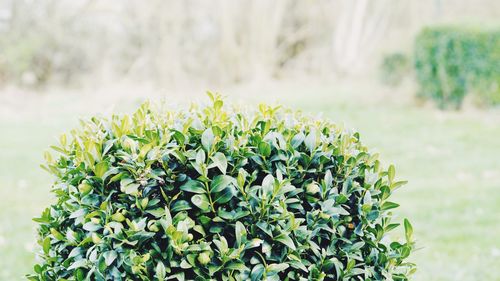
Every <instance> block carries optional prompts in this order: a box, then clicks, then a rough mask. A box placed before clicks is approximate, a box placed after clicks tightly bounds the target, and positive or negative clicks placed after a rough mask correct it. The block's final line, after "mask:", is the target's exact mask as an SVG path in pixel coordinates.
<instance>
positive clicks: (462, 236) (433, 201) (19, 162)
mask: <svg viewBox="0 0 500 281" xmlns="http://www.w3.org/2000/svg"><path fill="white" fill-rule="evenodd" d="M222 92H223V93H224V94H225V95H227V96H228V99H229V100H230V101H235V102H241V103H248V104H255V103H258V102H279V103H281V104H284V105H286V106H289V107H292V108H296V109H302V110H303V111H305V112H308V113H311V114H320V113H322V115H323V116H324V117H326V118H330V119H332V120H334V121H336V122H337V123H343V124H345V125H346V127H349V128H355V129H356V130H358V131H360V132H361V136H362V139H363V140H364V142H365V144H367V145H368V146H369V147H370V148H372V149H374V150H377V151H379V152H380V153H381V158H382V159H383V160H384V162H385V164H387V165H388V164H390V163H394V164H395V165H396V168H397V172H398V173H397V176H398V177H399V178H401V179H407V180H409V184H408V185H407V186H405V187H403V188H401V189H400V190H399V191H398V192H397V193H396V195H395V197H396V198H394V200H393V201H397V202H398V203H401V207H400V208H399V209H397V211H396V213H397V215H398V219H400V220H402V218H404V217H408V218H409V219H410V220H411V221H412V223H413V226H414V229H415V237H416V239H417V243H418V246H419V248H420V249H419V250H418V251H416V252H415V253H414V254H413V255H412V257H411V260H412V261H414V262H416V263H417V265H418V271H417V274H416V275H415V278H414V279H415V280H450V281H451V280H500V110H498V109H496V110H495V109H491V110H485V111H478V110H465V111H462V112H441V111H438V110H435V109H433V108H430V107H419V106H416V105H415V103H414V102H413V101H411V99H410V98H408V96H409V95H410V91H408V90H404V89H402V90H389V89H382V88H380V87H378V86H376V85H375V84H374V83H364V84H361V85H360V84H359V83H344V84H338V85H335V84H334V83H324V84H320V83H299V82H293V83H291V82H290V83H273V84H272V85H265V86H246V87H235V88H227V89H223V91H222ZM146 96H149V95H143V96H141V95H137V94H134V95H125V94H121V95H120V94H113V95H112V94H110V95H102V94H101V95H99V94H90V95H89V94H86V95H84V94H80V95H77V94H74V93H68V94H45V95H36V96H33V95H31V96H30V95H21V96H19V97H16V96H12V95H3V96H2V93H0V280H21V279H22V278H23V275H24V274H26V273H28V272H29V271H30V270H31V267H32V264H33V261H34V254H33V249H34V248H35V247H36V244H35V242H34V241H35V230H34V227H35V225H34V223H33V222H32V221H31V218H32V217H34V216H36V215H38V214H39V213H40V212H41V211H42V209H43V208H44V206H46V205H47V204H49V203H50V202H51V194H50V193H49V191H50V182H51V178H50V176H49V175H47V174H46V173H45V172H44V171H42V170H41V169H40V168H39V164H40V163H41V162H42V161H43V157H42V155H43V151H44V150H45V149H46V148H47V147H48V146H49V145H50V144H52V143H55V142H56V137H57V136H58V135H59V134H60V133H62V132H64V131H69V129H71V128H72V127H74V126H76V125H77V124H78V119H79V118H80V117H85V116H90V115H92V114H104V115H106V114H107V113H108V112H110V108H111V107H110V106H111V105H114V111H115V112H130V111H131V110H132V109H133V108H134V107H135V106H136V105H137V104H139V103H140V102H141V101H142V100H144V99H145V98H146ZM157 96H158V95H154V97H157ZM164 97H166V99H167V100H172V102H173V103H181V104H182V103H187V102H188V101H190V100H194V99H202V93H200V94H199V95H197V96H196V97H191V96H190V98H189V99H186V98H183V97H182V96H181V95H173V96H168V95H167V96H164ZM400 234H402V232H400ZM394 235H399V234H398V233H397V232H395V233H394Z"/></svg>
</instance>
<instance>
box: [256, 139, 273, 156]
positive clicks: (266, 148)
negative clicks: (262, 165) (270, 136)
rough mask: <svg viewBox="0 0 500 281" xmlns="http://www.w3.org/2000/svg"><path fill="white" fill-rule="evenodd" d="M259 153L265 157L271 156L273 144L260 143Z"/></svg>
mask: <svg viewBox="0 0 500 281" xmlns="http://www.w3.org/2000/svg"><path fill="white" fill-rule="evenodd" d="M259 153H260V154H261V155H262V156H264V157H269V155H271V145H269V144H268V143H267V142H261V143H259Z"/></svg>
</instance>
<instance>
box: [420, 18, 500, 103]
mask: <svg viewBox="0 0 500 281" xmlns="http://www.w3.org/2000/svg"><path fill="white" fill-rule="evenodd" d="M499 61H500V31H498V30H496V31H489V30H488V31H487V30H481V29H474V28H467V27H452V26H437V27H429V28H426V29H424V30H423V31H422V32H421V33H420V34H419V35H418V36H417V38H416V42H415V69H416V73H417V79H418V82H419V84H420V93H419V95H420V96H422V97H427V98H431V99H433V100H434V101H435V102H436V103H437V105H438V106H439V107H441V108H459V107H460V106H461V104H462V101H463V99H464V97H465V96H466V95H467V94H468V93H472V94H474V98H475V100H476V101H478V102H480V103H482V104H490V105H493V104H498V103H500V63H498V62H499Z"/></svg>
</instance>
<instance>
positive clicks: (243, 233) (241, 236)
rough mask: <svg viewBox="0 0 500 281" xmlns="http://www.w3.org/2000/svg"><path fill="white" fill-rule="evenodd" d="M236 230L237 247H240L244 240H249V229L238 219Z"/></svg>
mask: <svg viewBox="0 0 500 281" xmlns="http://www.w3.org/2000/svg"><path fill="white" fill-rule="evenodd" d="M234 228H235V230H234V232H235V237H236V247H240V246H241V245H242V242H246V240H247V230H246V229H245V226H244V225H243V224H242V223H241V222H240V221H237V222H236V224H235V225H234Z"/></svg>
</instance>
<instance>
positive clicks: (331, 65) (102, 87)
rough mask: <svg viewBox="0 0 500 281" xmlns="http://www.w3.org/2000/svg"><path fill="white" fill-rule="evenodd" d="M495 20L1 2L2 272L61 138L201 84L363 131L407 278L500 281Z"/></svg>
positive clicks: (436, 8) (19, 258)
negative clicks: (393, 218)
mask: <svg viewBox="0 0 500 281" xmlns="http://www.w3.org/2000/svg"><path fill="white" fill-rule="evenodd" d="M499 30H500V1H495V0H420V1H397V0H379V1H369V0H331V1H327V0H317V1H311V0H282V1H266V0H256V1H246V0H241V1H231V0H214V1H196V0H187V1H180V0H179V1H176V0H171V1H167V0H150V1H138V0H137V1H136V0H122V1H118V0H116V1H104V0H102V1H100V0H59V1H56V0H0V280H22V279H23V276H24V275H25V274H26V273H29V272H30V271H31V270H32V264H33V261H34V258H35V255H34V251H35V250H36V248H37V245H36V242H35V241H36V239H35V225H34V223H33V222H32V221H31V219H32V218H33V217H34V216H37V215H38V214H40V213H41V211H42V210H43V209H44V207H45V206H47V205H48V204H50V202H52V195H51V194H50V186H51V181H52V180H53V179H52V178H51V177H50V176H49V175H48V174H46V173H45V172H44V171H43V170H42V169H40V168H39V164H40V163H42V162H43V152H44V150H46V149H48V147H49V146H50V145H51V144H53V143H55V142H56V138H57V137H58V135H59V134H60V133H62V132H65V131H69V130H70V129H71V128H72V127H75V126H77V125H78V122H79V119H81V118H87V117H90V116H92V115H104V116H107V115H110V114H111V113H112V112H116V113H128V112H131V111H132V110H133V109H134V108H135V107H136V106H137V105H138V104H140V103H141V102H142V101H144V100H146V99H151V100H152V101H160V100H166V101H167V102H169V104H171V105H172V107H175V106H178V105H186V104H188V103H190V102H193V101H203V100H204V93H205V91H207V90H210V91H215V92H220V93H222V94H223V95H225V96H226V97H227V99H228V101H229V102H233V103H241V104H248V105H255V104H258V103H261V102H265V103H272V104H273V103H275V104H276V103H277V104H283V105H285V106H287V107H291V108H294V109H300V110H303V111H304V112H306V113H309V114H313V115H322V116H324V117H325V118H329V119H331V120H333V121H335V122H337V123H341V124H345V126H346V127H349V128H354V129H356V130H358V131H360V132H361V136H362V138H363V139H364V143H365V144H366V145H367V146H369V147H370V148H372V149H373V150H375V151H379V152H380V153H381V155H382V159H383V160H384V162H385V163H386V164H387V165H388V164H390V163H394V164H395V165H396V167H397V169H398V172H399V173H398V176H399V177H400V178H401V179H407V180H409V184H408V185H407V186H405V187H404V188H402V189H400V190H399V191H398V192H397V194H396V195H395V197H396V198H395V199H394V201H396V202H398V203H401V207H400V208H399V209H397V212H396V213H397V215H398V219H399V220H402V218H403V217H408V218H410V220H411V221H412V223H413V225H414V229H415V236H416V237H417V240H418V242H417V243H418V246H419V250H418V251H416V252H415V253H414V255H413V256H412V257H411V260H412V261H414V262H416V263H417V264H418V271H417V273H416V275H415V277H414V279H415V280H450V281H451V280H500V160H499V159H500V107H499V106H498V104H499V103H500V86H499V85H500V69H499V68H500V39H499V38H500V35H499V34H500V33H499ZM394 235H395V236H398V235H401V234H400V233H394Z"/></svg>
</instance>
